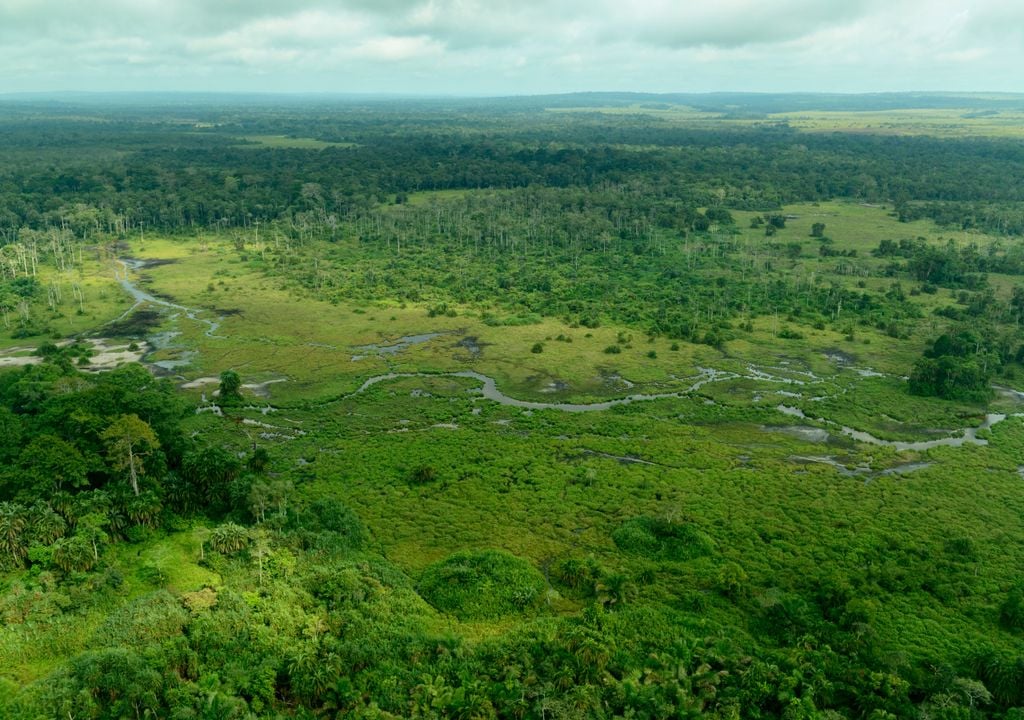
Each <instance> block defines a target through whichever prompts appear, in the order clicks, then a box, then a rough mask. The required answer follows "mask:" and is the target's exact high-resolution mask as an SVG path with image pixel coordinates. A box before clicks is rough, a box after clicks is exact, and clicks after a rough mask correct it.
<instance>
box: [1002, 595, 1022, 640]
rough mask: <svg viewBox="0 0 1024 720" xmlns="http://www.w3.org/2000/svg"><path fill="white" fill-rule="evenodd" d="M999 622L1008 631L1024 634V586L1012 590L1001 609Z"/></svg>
mask: <svg viewBox="0 0 1024 720" xmlns="http://www.w3.org/2000/svg"><path fill="white" fill-rule="evenodd" d="M999 621H1000V622H1001V623H1002V624H1003V627H1005V628H1006V629H1008V630H1013V631H1016V632H1024V585H1018V586H1017V587H1015V588H1013V589H1012V590H1010V592H1009V593H1008V594H1007V596H1006V600H1004V601H1003V604H1002V605H1001V606H1000V608H999Z"/></svg>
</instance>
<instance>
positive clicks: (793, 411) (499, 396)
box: [116, 259, 1024, 451]
mask: <svg viewBox="0 0 1024 720" xmlns="http://www.w3.org/2000/svg"><path fill="white" fill-rule="evenodd" d="M117 262H118V263H119V264H120V265H121V267H122V272H121V273H117V274H116V277H117V280H118V282H119V283H120V285H121V287H123V288H124V289H125V291H126V292H127V293H128V294H129V295H131V296H132V298H134V299H135V304H134V305H133V306H132V307H131V308H129V309H128V310H127V311H126V312H125V313H124V314H123V315H122V316H121V318H124V317H127V316H128V315H129V314H130V313H131V312H132V311H134V310H135V309H136V308H138V307H139V306H140V305H142V304H144V303H150V304H153V305H158V306H161V307H166V308H171V309H173V310H179V311H181V312H183V313H184V314H185V316H186V317H187V318H189V319H190V320H194V321H196V322H199V323H203V324H205V325H207V326H208V327H207V330H206V333H205V334H206V336H207V337H211V338H223V336H220V335H214V333H215V332H216V331H217V330H218V329H219V327H220V323H221V321H222V320H223V318H218V319H217V320H207V319H205V318H201V317H199V313H201V312H202V311H201V310H194V309H192V308H188V307H185V306H184V305H178V304H177V303H173V302H170V301H168V300H163V299H161V298H158V297H156V296H154V295H152V294H150V293H147V292H146V291H144V290H141V289H140V288H138V287H137V286H136V285H135V284H133V283H132V281H131V280H130V279H129V277H128V273H129V270H141V269H142V268H144V267H146V262H145V261H143V260H136V259H120V260H118V261H117ZM438 334H439V333H428V334H424V335H417V336H409V337H406V338H401V339H400V341H399V342H398V343H396V344H393V345H389V346H386V347H380V346H372V349H373V350H375V351H377V352H378V353H379V352H382V351H383V352H385V353H388V352H391V351H392V349H394V351H397V350H399V349H402V348H404V347H407V346H408V345H410V344H414V343H416V342H425V341H427V340H430V339H433V338H434V337H437V336H438ZM356 349H357V350H370V349H371V346H366V347H363V348H356ZM357 358H358V356H357V357H354V358H353V359H354V360H355V359H357ZM748 372H749V374H747V375H740V374H737V373H734V372H728V371H723V370H715V369H713V368H698V374H697V375H696V376H693V377H690V378H680V379H683V380H687V381H690V385H689V386H688V387H686V388H683V389H681V390H676V391H674V392H665V393H653V394H645V393H637V394H634V395H626V396H625V397H621V398H615V399H612V400H602V401H599V402H593V403H562V402H541V401H534V400H519V399H518V398H514V397H511V396H509V395H506V394H505V393H503V392H502V391H501V390H499V389H498V385H497V382H496V381H495V380H494V378H492V377H490V376H489V375H484V374H483V373H478V372H476V371H475V370H456V371H452V372H442V373H423V372H412V373H395V372H390V373H384V374H383V375H374V376H373V377H371V378H369V379H367V380H366V381H365V382H363V384H362V385H360V386H359V388H358V389H356V390H355V391H354V392H352V393H349V394H348V395H346V396H344V398H343V399H347V398H351V397H354V396H356V395H359V394H361V393H364V392H366V391H367V390H368V389H370V388H371V387H373V386H374V385H377V384H379V383H382V382H388V381H390V380H397V379H399V378H412V377H424V378H426V377H461V378H469V379H471V380H476V381H478V382H479V383H480V395H481V396H482V397H484V398H486V399H487V400H491V401H493V402H496V403H499V404H500V405H507V406H510V407H517V408H522V409H524V410H558V411H561V412H570V413H583V412H600V411H603V410H609V409H611V408H613V407H616V406H618V405H630V404H632V403H636V402H648V401H652V400H665V399H670V398H683V397H688V396H691V395H692V394H693V393H695V392H697V391H698V390H699V389H700V388H702V387H704V386H705V385H708V384H710V383H715V382H724V381H727V380H735V379H741V378H746V379H752V380H762V381H765V382H779V383H784V384H795V385H804V384H806V381H803V380H793V379H791V378H786V377H782V376H777V375H773V374H771V373H768V372H765V371H764V370H759V369H756V368H754V367H753V366H749V367H748ZM808 375H809V376H810V377H811V379H812V380H821V378H818V377H817V376H814V375H813V374H811V373H808ZM1012 392H1014V394H1015V395H1016V396H1017V397H1018V399H1024V395H1022V394H1021V393H1017V392H1016V391H1012ZM775 409H776V410H777V411H778V412H780V413H782V414H783V415H789V416H791V417H797V418H801V419H805V420H812V421H814V422H816V423H819V424H821V425H825V426H829V427H833V428H836V429H837V430H838V432H839V433H840V434H842V435H845V436H847V437H850V438H852V439H854V440H857V441H858V442H862V443H867V444H870V445H880V446H884V447H891V448H895V449H896V450H899V451H921V450H929V449H931V448H936V447H961V446H963V445H967V444H970V445H987V444H988V440H986V439H985V438H981V437H978V434H979V433H980V432H982V431H984V430H989V429H990V428H992V427H995V426H996V425H998V424H999V423H1001V422H1003V421H1004V420H1006V419H1007V418H1008V417H1024V413H1014V414H1002V413H989V414H987V415H986V416H985V419H984V421H983V422H982V423H981V424H980V425H978V426H976V427H967V428H963V429H961V430H959V431H958V434H956V435H954V434H952V433H951V434H950V436H949V437H944V438H937V439H933V440H919V441H903V440H883V439H882V438H878V437H875V436H874V435H872V434H870V433H868V432H865V431H863V430H857V429H855V428H851V427H848V426H846V425H841V424H839V423H837V422H835V421H832V420H827V419H825V418H813V417H808V416H807V415H806V414H805V413H804V412H803V411H802V410H800V409H799V408H797V407H793V406H789V405H778V406H776V408H775Z"/></svg>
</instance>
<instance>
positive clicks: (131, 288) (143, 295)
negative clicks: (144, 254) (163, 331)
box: [114, 258, 224, 340]
mask: <svg viewBox="0 0 1024 720" xmlns="http://www.w3.org/2000/svg"><path fill="white" fill-rule="evenodd" d="M117 263H118V264H119V265H120V266H121V270H122V271H121V272H120V273H118V272H117V271H115V272H114V277H115V278H117V282H118V283H119V284H120V285H121V287H122V288H124V290H125V292H127V293H128V294H129V295H131V296H132V298H133V299H134V300H135V304H134V305H132V306H131V307H130V308H128V309H127V310H125V311H124V313H122V314H121V317H119V318H118V320H123V319H124V318H126V317H128V316H129V315H130V314H131V313H132V312H134V311H135V310H136V309H137V308H138V307H139V306H140V305H143V304H145V303H149V304H150V305H159V306H161V307H166V308H171V309H172V310H180V311H181V312H183V313H185V317H187V318H188V319H189V320H194V321H195V322H198V323H202V324H203V325H206V326H207V330H206V332H205V333H204V334H205V335H206V336H207V337H211V338H219V339H222V340H223V339H224V337H223V336H222V335H214V333H215V332H217V330H218V329H219V328H220V324H221V322H222V321H223V320H224V318H217V319H216V320H207V319H206V318H201V317H199V313H201V312H202V310H194V309H192V308H188V307H185V306H184V305H178V304H177V303H172V302H170V301H169V300H163V299H161V298H158V297H156V296H155V295H152V294H150V293H148V292H146V291H145V290H142V289H140V288H139V287H138V286H137V285H135V284H134V283H132V281H131V280H130V279H129V278H128V271H129V269H131V270H136V271H137V270H141V269H143V268H144V267H146V261H144V260H135V259H131V258H128V259H119V260H118V261H117Z"/></svg>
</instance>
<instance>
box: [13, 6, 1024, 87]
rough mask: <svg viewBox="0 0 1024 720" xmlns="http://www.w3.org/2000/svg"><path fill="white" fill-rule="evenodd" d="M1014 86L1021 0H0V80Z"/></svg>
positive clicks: (1021, 51) (1020, 49) (53, 83)
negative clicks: (627, 0)
mask: <svg viewBox="0 0 1024 720" xmlns="http://www.w3.org/2000/svg"><path fill="white" fill-rule="evenodd" d="M598 90H606V91H637V92H713V91H755V92H789V91H807V92H888V91H901V90H949V91H1002V92H1022V91H1024V0H675V1H671V0H630V1H629V2H624V1H623V0H547V1H544V0H486V1H485V0H333V1H328V0H287V1H282V0H88V2H85V1H84V0H0V93H15V92H64V91H95V92H109V91H198V92H246V93H250V92H273V93H279V92H301V93H311V92H312V93H374V94H377V93H380V94H400V95H409V94H412V95H470V96H481V95H482V96H495V95H529V94H547V93H560V92H575V91H598Z"/></svg>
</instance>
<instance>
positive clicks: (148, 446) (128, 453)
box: [100, 413, 160, 495]
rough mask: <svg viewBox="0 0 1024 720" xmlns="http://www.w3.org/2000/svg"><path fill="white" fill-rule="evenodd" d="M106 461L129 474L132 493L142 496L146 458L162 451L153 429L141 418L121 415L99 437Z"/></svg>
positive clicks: (133, 415)
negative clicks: (141, 484) (159, 450)
mask: <svg viewBox="0 0 1024 720" xmlns="http://www.w3.org/2000/svg"><path fill="white" fill-rule="evenodd" d="M100 437H101V438H102V439H103V442H104V444H105V445H106V448H107V458H108V459H109V460H110V462H111V464H112V465H113V466H114V468H115V469H116V470H121V471H127V472H128V480H129V482H130V483H131V486H132V492H134V493H135V494H136V495H138V494H139V478H140V477H142V475H144V474H145V464H144V462H143V461H144V460H145V458H146V457H147V456H148V455H149V454H150V453H151V452H153V451H154V450H157V449H159V448H160V441H159V440H157V437H156V433H154V432H153V428H151V427H150V426H149V424H148V423H146V421H145V420H142V419H141V418H139V416H138V415H136V414H134V413H132V414H131V415H121V416H120V417H119V418H118V419H117V420H115V421H114V422H113V423H112V424H111V425H110V427H108V428H107V429H106V430H104V431H103V434H102V435H101V436H100Z"/></svg>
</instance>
